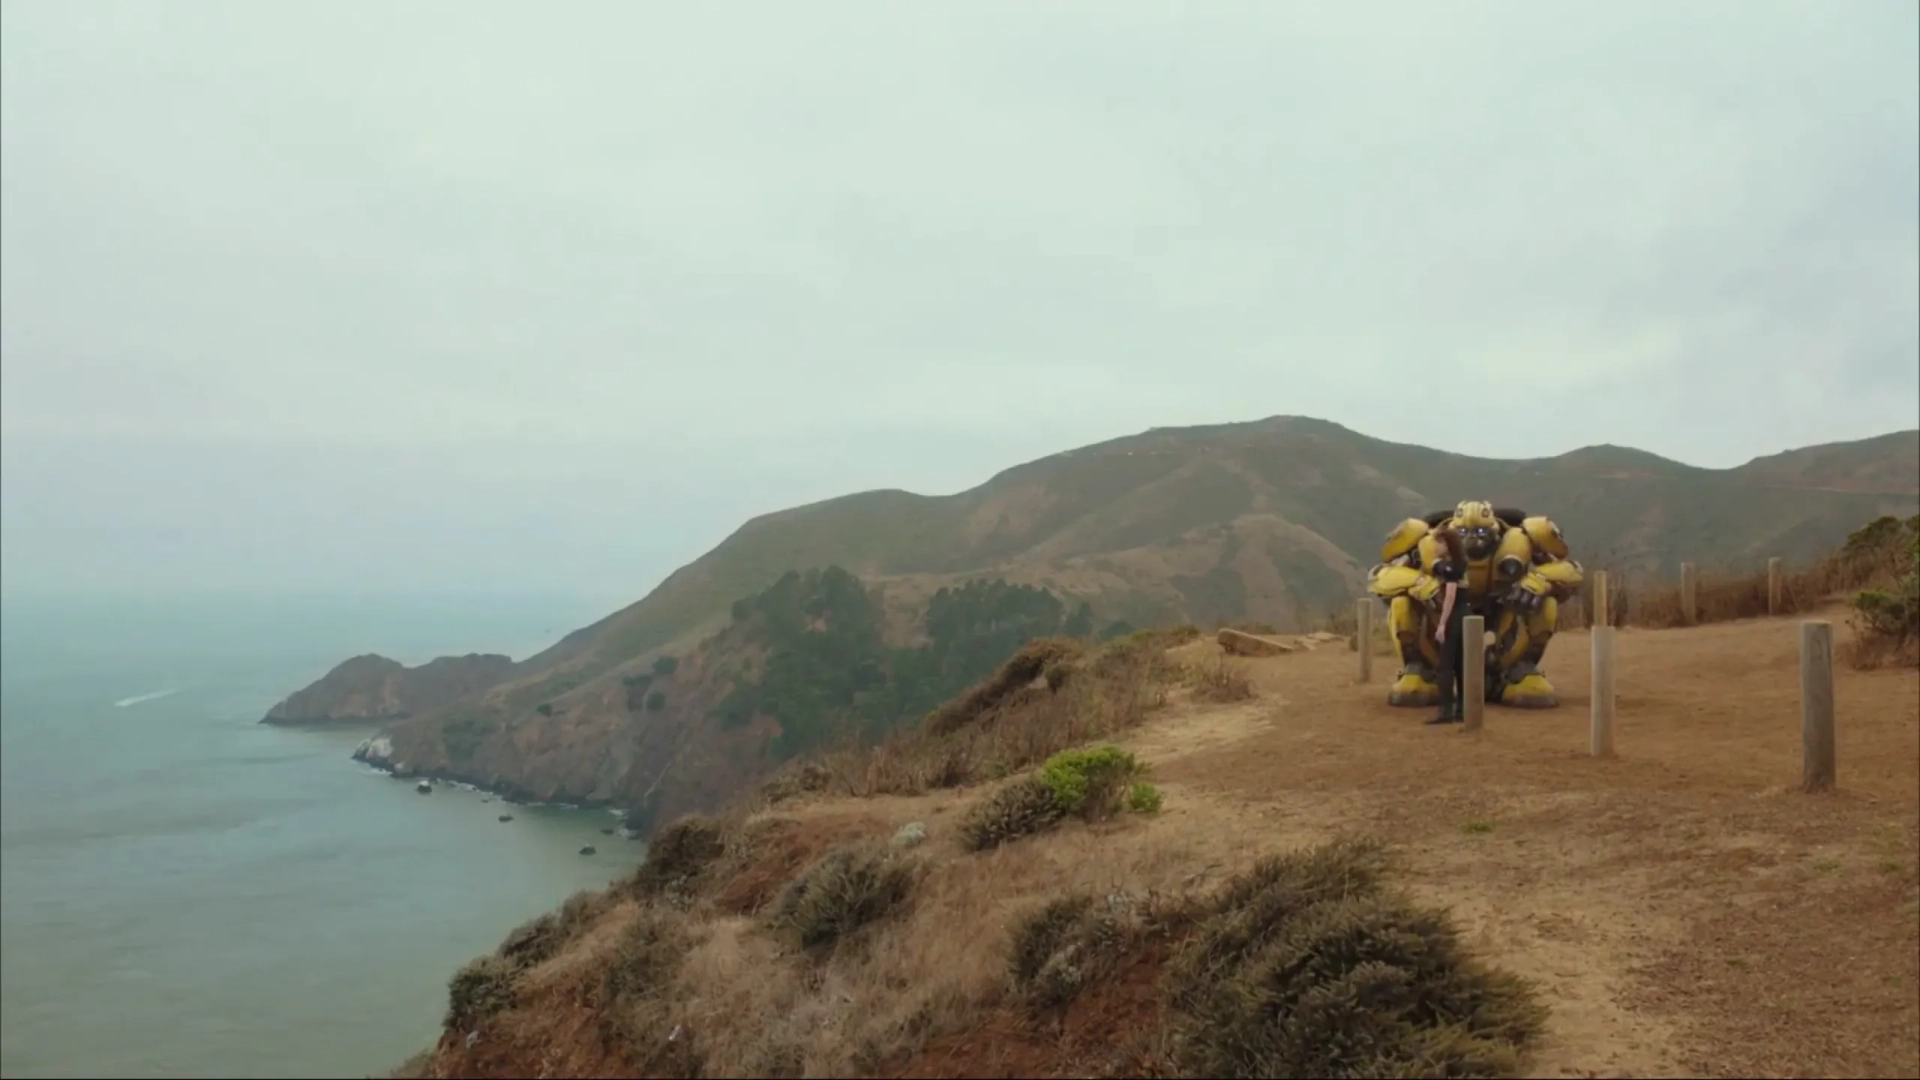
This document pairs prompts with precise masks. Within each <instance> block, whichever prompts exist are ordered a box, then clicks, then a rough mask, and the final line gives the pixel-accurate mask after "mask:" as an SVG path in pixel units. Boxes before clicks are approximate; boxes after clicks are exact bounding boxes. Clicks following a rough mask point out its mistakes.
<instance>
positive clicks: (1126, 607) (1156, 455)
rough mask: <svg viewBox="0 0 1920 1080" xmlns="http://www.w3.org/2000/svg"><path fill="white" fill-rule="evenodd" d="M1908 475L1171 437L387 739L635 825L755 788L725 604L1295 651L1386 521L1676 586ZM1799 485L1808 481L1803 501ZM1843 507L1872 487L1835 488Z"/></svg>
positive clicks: (1891, 443) (873, 522)
mask: <svg viewBox="0 0 1920 1080" xmlns="http://www.w3.org/2000/svg"><path fill="white" fill-rule="evenodd" d="M1916 452H1920V432H1907V433H1900V434H1896V435H1891V436H1885V437H1881V438H1879V439H1872V440H1865V441H1863V442H1860V443H1848V444H1837V445H1834V446H1826V447H1812V448H1808V449H1806V450H1802V451H1794V452H1791V453H1789V454H1786V455H1776V456H1775V457H1772V458H1763V459H1759V460H1757V461H1756V462H1753V463H1751V464H1749V465H1747V466H1742V467H1741V468H1739V469H1732V470H1709V469H1697V468H1693V467H1690V466H1686V465H1682V464H1680V463H1677V462H1672V461H1667V460H1665V459H1663V458H1659V457H1657V456H1655V455H1651V454H1646V453H1644V452H1641V451H1635V450H1630V449H1625V448H1620V447H1610V446H1603V447H1590V448H1587V449H1585V450H1580V451H1575V452H1573V453H1570V454H1565V455H1562V456H1560V457H1556V458H1546V459H1537V460H1516V461H1502V460H1490V459H1483V458H1473V457H1467V456H1465V455H1460V454H1452V453H1445V452H1441V451H1436V450H1432V449H1429V448H1425V447H1419V446H1411V445H1406V444H1399V443H1391V442H1387V441H1384V440H1379V439H1373V438H1369V437H1367V436H1364V435H1360V434H1358V433H1356V432H1353V431H1350V430H1347V429H1346V428H1343V427H1340V426H1339V425H1336V424H1331V423H1327V422H1324V421H1317V420H1309V419H1303V418H1296V417H1276V418H1272V419H1269V420H1265V421H1259V422H1255V423H1248V424H1230V425H1220V426H1214V427H1206V428H1184V429H1156V430H1152V431H1148V432H1145V433H1142V434H1139V435H1134V436H1129V437H1126V438H1121V439H1115V440H1111V441H1109V442H1106V443H1101V444H1098V445H1094V446H1089V447H1084V448H1081V449H1078V450H1074V451H1070V452H1067V453H1064V454H1057V455H1054V456H1052V457H1048V458H1043V459H1040V460H1038V461H1033V462H1028V463H1026V464H1023V465H1019V466H1015V467H1013V468H1011V469H1008V470H1006V471H1004V472H1002V473H1000V474H999V475H997V476H995V477H993V478H992V479H990V480H988V481H987V482H986V483H984V484H982V485H980V486H979V487H976V488H973V489H971V490H969V491H965V492H961V493H959V494H956V495H952V496H944V497H937V498H935V497H926V496H918V495H913V494H910V493H907V492H901V491H875V492H865V493H861V494H856V495H850V496H846V497H843V498H838V499H831V500H827V501H825V502H820V503H815V504H812V505H809V506H802V507H797V508H793V509H790V510H784V511H780V512H777V513H772V514H767V515H763V516H761V517H758V518H755V519H753V520H752V521H749V522H747V523H746V524H745V525H743V526H741V528H740V529H739V530H737V531H736V532H735V533H734V534H733V535H732V536H730V537H728V538H727V539H726V540H725V541H724V542H722V543H721V544H720V545H718V546H717V547H715V548H714V550H712V551H710V552H708V553H707V554H706V555H704V556H702V557H701V558H699V559H697V560H695V561H694V562H693V563H691V564H689V565H687V566H685V567H682V568H681V569H680V570H678V571H676V572H675V573H674V574H673V575H672V576H671V577H669V578H668V579H667V580H666V581H665V582H663V583H662V584H661V585H660V586H659V587H658V588H656V589H655V590H654V591H653V592H652V593H651V594H649V595H648V596H647V597H646V598H644V599H642V600H641V601H639V602H638V603H636V604H634V605H632V606H630V607H627V608H625V609H623V610H621V611H618V612H615V613H614V614H612V615H610V616H608V617H607V618H605V619H602V620H601V621H600V622H598V623H595V624H594V625H592V626H590V627H587V628H584V629H582V630H579V631H576V632H574V633H572V634H570V635H568V636H567V637H566V638H565V639H564V640H562V641H561V642H560V643H558V644H556V645H555V646H554V647H553V648H551V649H549V650H547V651H546V652H544V653H541V654H539V655H537V656H535V657H533V658H530V659H529V660H527V661H524V662H522V663H521V664H519V665H517V666H516V670H515V675H514V677H513V678H511V679H509V680H507V681H506V682H504V683H502V684H500V685H498V686H495V687H493V688H491V689H489V690H487V691H484V692H482V693H480V694H477V695H474V696H472V697H469V698H466V699H463V700H461V701H458V702H455V703H454V704H453V705H450V706H448V707H445V708H443V709H440V710H436V711H434V712H432V713H429V714H427V715H425V716H422V717H417V718H414V719H412V720H409V721H406V722H403V723H401V724H398V725H395V726H394V727H393V728H392V729H391V731H390V732H389V734H390V735H391V736H392V737H393V739H394V742H395V744H396V745H397V746H398V747H399V748H400V749H401V751H402V752H403V753H404V754H405V755H406V756H407V757H408V759H409V760H411V761H413V762H415V763H417V764H419V765H420V766H421V767H423V768H429V769H441V768H445V767H447V766H449V765H450V762H449V761H446V760H441V758H442V756H443V754H444V747H446V746H448V745H450V744H453V745H462V746H465V745H478V744H481V743H486V741H487V740H488V739H489V738H491V740H492V741H491V742H490V743H487V745H486V746H485V747H484V749H482V750H481V751H480V752H479V753H478V755H477V758H476V760H475V761H473V762H471V763H469V764H468V765H467V766H465V767H462V768H459V769H458V770H455V771H456V772H457V774H458V775H461V776H462V778H464V779H470V780H477V781H481V782H495V783H496V785H497V786H501V787H507V788H514V789H519V790H522V791H524V792H527V793H529V794H535V795H539V794H543V793H544V794H549V795H561V794H563V793H564V796H565V797H569V798H580V797H587V796H589V795H590V796H591V797H593V798H599V799H607V800H610V801H614V802H619V801H622V800H625V799H627V798H630V797H631V795H632V794H633V793H632V792H631V791H629V790H627V789H628V788H630V787H632V786H633V784H635V783H640V782H641V780H640V778H641V777H642V776H648V777H650V776H653V775H655V774H657V773H658V772H659V771H660V770H661V769H662V768H664V767H665V766H666V763H667V762H669V761H679V762H680V763H681V765H683V766H685V767H684V768H681V769H680V770H679V771H680V772H681V773H682V774H684V775H686V776H689V777H693V779H692V780H690V781H689V783H690V785H691V786H692V787H694V788H699V789H700V790H710V791H716V792H717V791H721V790H724V788H725V786H726V785H725V784H724V783H723V782H722V780H723V778H722V777H721V776H719V774H720V773H727V772H732V771H735V770H736V766H737V767H738V768H741V769H746V774H750V773H751V772H752V771H753V770H752V768H750V766H753V765H754V762H753V761H751V760H748V759H750V758H752V757H753V753H754V751H753V748H754V747H755V746H757V745H758V744H759V741H760V738H759V733H757V732H755V733H740V734H737V735H733V736H728V737H724V738H722V737H720V736H717V735H714V734H713V733H705V734H703V735H700V737H699V738H697V739H693V740H692V741H694V742H697V743H698V745H697V746H691V747H690V746H686V745H683V743H684V742H685V741H686V740H688V739H689V738H690V734H689V733H690V729H691V728H693V727H697V726H698V725H699V724H700V722H701V721H702V717H703V716H704V713H703V712H701V710H702V709H703V708H704V707H705V706H706V704H709V701H708V699H709V698H711V697H712V696H713V694H714V693H715V692H716V691H717V688H718V687H719V686H721V685H722V680H723V678H724V677H723V676H722V675H720V674H717V673H716V674H712V675H711V676H710V677H707V676H700V675H696V674H695V672H703V671H704V672H718V671H719V670H720V669H721V668H725V667H729V666H733V665H737V664H738V663H739V662H741V660H742V657H738V656H731V655H730V654H729V650H732V651H733V652H738V651H740V648H744V647H745V646H741V645H740V643H737V642H735V643H731V644H730V643H729V641H728V640H727V639H725V638H724V637H723V638H721V639H718V640H710V639H712V638H713V635H715V634H719V633H721V632H722V631H723V630H724V629H725V627H726V623H727V610H728V608H729V606H730V605H731V604H732V602H733V601H734V600H736V599H739V598H741V597H743V596H747V595H750V594H752V593H754V592H756V591H757V590H759V589H762V588H764V587H766V586H767V585H768V584H770V583H771V582H772V581H773V580H774V579H776V578H777V577H778V576H779V575H780V574H781V573H783V572H785V571H786V570H788V569H795V568H807V567H812V566H820V565H826V564H829V563H831V564H837V565H840V566H843V567H846V568H847V569H849V570H851V571H852V572H854V573H855V574H858V575H860V576H861V577H862V578H863V579H865V580H867V581H869V582H870V583H876V584H878V585H879V586H880V588H881V589H882V590H883V592H884V595H885V601H884V603H885V607H886V610H887V611H888V612H889V614H890V615H891V616H892V617H893V620H894V622H895V624H896V625H894V626H893V627H892V628H891V630H892V633H893V635H894V636H895V637H896V638H906V637H910V636H911V631H912V629H913V621H914V619H915V618H916V617H917V615H918V613H919V612H921V611H923V610H924V606H925V598H926V597H927V596H928V595H930V594H931V593H932V592H933V591H934V590H935V589H936V588H938V587H940V586H941V585H945V584H958V583H959V582H961V581H963V580H965V579H968V578H971V577H976V576H996V577H1005V578H1006V579H1008V580H1010V581H1013V582H1018V583H1028V584H1039V585H1045V586H1047V587H1049V588H1051V589H1053V590H1054V591H1055V592H1056V593H1057V594H1059V595H1061V596H1062V598H1063V599H1066V600H1067V601H1068V602H1069V604H1071V603H1073V602H1075V601H1077V600H1079V599H1087V600H1090V601H1092V603H1093V604H1094V606H1095V609H1096V612H1097V614H1098V616H1099V619H1100V621H1101V622H1102V623H1104V622H1106V621H1107V620H1109V619H1115V618H1119V619H1125V620H1127V621H1128V622H1130V623H1133V624H1134V625H1156V624H1159V625H1164V624H1168V623H1173V622H1178V621H1187V620H1191V621H1197V622H1203V623H1211V622H1214V621H1218V620H1230V619H1253V620H1258V621H1263V622H1268V623H1272V624H1274V625H1277V626H1279V627H1281V628H1283V629H1284V628H1288V627H1290V626H1299V625H1301V623H1302V622H1304V621H1305V620H1308V619H1311V618H1313V617H1314V616H1316V615H1318V614H1320V613H1323V612H1326V611H1329V610H1331V609H1334V608H1338V607H1344V606H1345V604H1346V601H1347V599H1348V598H1349V597H1351V596H1353V595H1355V594H1356V593H1357V592H1358V590H1359V588H1360V584H1361V581H1362V576H1363V574H1364V573H1365V570H1366V568H1367V567H1368V566H1369V565H1371V563H1372V562H1373V559H1374V556H1375V554H1376V545H1377V543H1378V539H1379V537H1380V536H1381V534H1382V533H1384V531H1385V530H1386V528H1387V527H1388V525H1389V524H1391V523H1392V522H1393V521H1395V520H1397V519H1398V518H1400V517H1402V516H1405V515H1407V514H1415V513H1422V512H1425V511H1427V510H1429V509H1431V508H1434V507H1436V506H1445V505H1448V504H1450V503H1452V502H1453V501H1456V500H1457V499H1458V498H1461V497H1465V496H1468V495H1477V496H1482V497H1486V498H1490V499H1493V500H1495V501H1496V502H1502V503H1507V504H1516V505H1520V506H1523V507H1532V508H1539V509H1543V510H1549V511H1550V512H1551V513H1552V514H1553V515H1554V517H1555V518H1556V520H1558V521H1559V522H1560V523H1561V524H1562V526H1563V527H1564V528H1565V529H1566V531H1567V533H1568V535H1569V536H1570V537H1571V538H1572V540H1573V542H1574V543H1575V545H1576V556H1577V557H1579V558H1581V559H1582V560H1584V561H1586V562H1588V563H1589V564H1596V563H1601V564H1607V565H1611V566H1613V567H1615V568H1620V569H1629V570H1631V569H1641V570H1646V571H1651V572H1655V573H1660V574H1664V575H1671V574H1672V573H1674V572H1675V571H1676V569H1677V564H1678V563H1679V562H1680V561H1683V560H1687V559H1691V560H1693V561H1695V562H1698V563H1701V564H1702V566H1703V569H1708V570H1713V569H1724V568H1726V567H1728V566H1738V565H1739V564H1742V563H1748V564H1751V563H1756V562H1758V561H1760V560H1763V559H1764V558H1766V557H1768V556H1771V555H1781V556H1785V557H1787V558H1789V559H1796V558H1808V557H1811V556H1813V555H1816V554H1817V553H1819V552H1822V551H1825V550H1828V549H1830V548H1832V547H1833V546H1834V545H1835V544H1836V543H1838V542H1839V541H1840V539H1841V538H1843V537H1844V536H1845V535H1846V533H1847V532H1848V531H1849V530H1850V529H1852V528H1854V527H1856V526H1858V525H1859V523H1860V522H1862V521H1865V520H1868V519H1870V518H1872V517H1874V516H1876V515H1878V514H1880V513H1883V512H1892V513H1895V514H1898V515H1901V516H1906V515H1909V514H1912V513H1913V512H1914V511H1915V509H1916V503H1917V502H1920V498H1916V495H1915V493H1914V492H1913V491H1911V490H1908V491H1907V492H1906V493H1905V494H1884V493H1881V492H1880V491H1879V490H1878V487H1879V486H1880V485H1883V484H1884V483H1886V482H1888V480H1887V478H1888V477H1893V478H1894V479H1896V480H1897V479H1898V478H1899V477H1902V476H1905V475H1907V472H1908V471H1910V470H1909V469H1908V465H1909V464H1910V461H1909V459H1910V458H1911V456H1912V454H1913V453H1916ZM1850 478H1852V479H1850ZM1801 479H1805V480H1806V481H1807V482H1809V483H1811V482H1813V481H1817V482H1818V483H1817V484H1814V485H1813V486H1810V487H1795V486H1791V484H1793V483H1798V482H1800V480H1801ZM1848 486H1852V487H1863V486H1864V487H1869V488H1875V489H1876V490H1873V491H1849V490H1838V489H1839V488H1843V487H1848ZM736 646H738V647H736ZM662 652H671V653H672V654H674V655H680V656H690V655H693V654H695V653H698V654H700V655H701V656H703V657H706V658H708V659H709V660H711V664H701V665H696V667H695V668H694V669H693V670H692V671H690V672H689V673H687V674H685V675H682V676H680V677H679V678H680V680H681V681H682V683H683V686H682V688H681V689H680V690H679V691H678V692H676V693H675V694H673V695H670V697H671V699H672V701H673V702H674V704H673V705H672V706H670V708H669V710H668V713H667V714H666V715H665V716H663V717H658V718H644V722H641V723H638V724H630V723H628V721H627V719H626V710H625V709H624V708H623V707H622V706H621V704H620V702H621V699H622V698H623V694H624V692H623V689H622V687H621V685H620V680H621V678H622V677H624V676H629V675H632V674H634V673H636V672H638V671H642V670H645V669H646V667H647V666H648V665H649V664H650V663H651V661H652V659H653V658H654V657H655V656H656V655H659V654H660V653H662ZM703 678H704V679H705V681H701V682H696V681H695V680H696V679H703ZM542 706H546V707H548V708H549V709H551V710H556V715H543V714H540V713H538V712H537V711H536V710H537V709H539V708H540V707H542ZM743 755H744V756H743ZM696 773H698V774H700V776H698V777H694V774H696ZM708 773H712V774H713V775H707V774H708ZM743 775H744V774H743ZM649 782H650V781H649Z"/></svg>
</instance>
